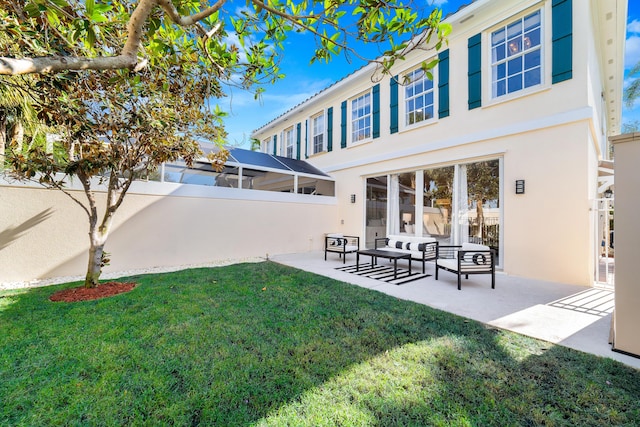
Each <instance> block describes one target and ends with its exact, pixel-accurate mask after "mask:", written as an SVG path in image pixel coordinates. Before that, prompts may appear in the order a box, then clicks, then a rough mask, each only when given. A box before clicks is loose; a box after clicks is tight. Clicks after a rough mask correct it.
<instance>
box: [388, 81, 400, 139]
mask: <svg viewBox="0 0 640 427" xmlns="http://www.w3.org/2000/svg"><path fill="white" fill-rule="evenodd" d="M398 78H399V77H398V76H397V75H396V76H393V77H391V80H389V90H390V91H391V93H390V99H391V101H390V102H389V110H390V112H391V124H390V126H389V131H390V132H391V133H397V132H398Z"/></svg>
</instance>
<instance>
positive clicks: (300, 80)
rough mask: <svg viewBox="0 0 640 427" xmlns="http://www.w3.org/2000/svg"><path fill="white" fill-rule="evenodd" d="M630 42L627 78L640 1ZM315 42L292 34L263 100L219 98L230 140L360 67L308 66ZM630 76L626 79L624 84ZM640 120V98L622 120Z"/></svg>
mask: <svg viewBox="0 0 640 427" xmlns="http://www.w3.org/2000/svg"><path fill="white" fill-rule="evenodd" d="M429 3H433V4H434V5H435V6H438V7H440V8H442V9H443V15H445V16H446V15H447V14H448V13H449V12H454V11H456V10H457V9H458V8H459V7H460V5H461V4H467V3H470V0H432V1H429ZM628 4H629V14H628V15H629V16H628V19H627V43H626V52H625V77H627V71H628V69H629V68H631V67H632V66H633V65H634V64H636V63H638V62H639V61H640V1H638V0H628ZM313 48H314V43H313V40H312V38H311V36H309V35H299V34H296V35H293V36H292V37H290V38H289V39H288V40H287V42H286V47H285V51H284V52H282V55H281V58H280V66H281V71H282V72H283V73H284V74H285V75H286V77H285V78H284V79H283V80H281V81H279V82H277V83H275V84H273V85H267V86H265V89H266V92H265V93H264V94H263V96H262V101H256V100H254V98H253V95H252V94H251V93H249V92H246V91H243V90H240V89H229V91H228V94H229V97H228V98H224V99H222V100H220V102H219V104H220V106H221V108H222V109H224V110H225V111H227V112H228V113H229V116H228V117H227V118H226V120H225V125H226V128H227V132H228V133H229V137H228V141H229V143H230V144H232V145H241V146H242V147H244V148H248V147H249V137H250V134H251V132H252V131H253V130H255V129H257V128H259V127H261V126H262V125H264V124H266V123H267V122H269V121H270V120H272V119H274V118H275V117H277V116H279V115H280V114H282V113H284V112H286V111H288V110H289V109H291V108H292V107H294V106H296V105H297V104H299V103H300V102H302V101H304V100H306V99H307V98H309V97H310V96H312V95H314V94H315V93H317V92H318V91H320V90H322V89H324V88H326V87H328V86H330V85H331V84H333V83H334V82H336V81H338V80H340V79H342V78H343V77H345V76H347V75H348V74H350V73H352V72H353V71H355V70H357V69H358V68H360V67H361V66H362V65H364V63H363V62H362V61H357V60H355V59H354V60H353V61H348V60H347V59H345V58H344V57H343V56H340V57H335V58H334V59H333V60H332V61H331V62H330V63H328V64H324V63H315V64H313V65H309V60H310V58H311V55H312V53H313ZM368 49H369V52H368V54H367V56H368V57H371V58H375V57H377V56H378V55H377V50H376V48H375V47H373V46H372V47H370V48H368ZM626 84H628V79H627V80H625V85H626ZM634 120H640V100H638V101H637V102H636V103H635V105H634V108H632V109H627V108H626V107H625V108H624V109H623V120H622V121H623V123H624V122H629V121H634Z"/></svg>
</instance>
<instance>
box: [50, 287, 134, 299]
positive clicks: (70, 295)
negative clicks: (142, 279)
mask: <svg viewBox="0 0 640 427" xmlns="http://www.w3.org/2000/svg"><path fill="white" fill-rule="evenodd" d="M135 287H136V284H135V283H133V282H124V283H123V282H107V283H100V284H99V285H98V286H96V287H95V288H85V287H84V285H82V286H79V287H77V288H69V289H63V290H61V291H58V292H55V293H54V294H53V295H51V296H50V297H49V300H51V301H54V302H58V301H64V302H76V301H90V300H94V299H100V298H106V297H110V296H113V295H118V294H122V293H124V292H129V291H130V290H132V289H133V288H135Z"/></svg>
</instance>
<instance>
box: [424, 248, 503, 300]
mask: <svg viewBox="0 0 640 427" xmlns="http://www.w3.org/2000/svg"><path fill="white" fill-rule="evenodd" d="M437 250H438V255H437V256H436V280H438V270H440V269H442V270H446V271H449V272H451V273H453V274H456V275H457V276H458V290H460V289H462V283H461V277H462V276H465V278H466V279H468V278H469V275H470V274H490V275H491V289H495V287H496V263H495V261H496V252H495V250H493V249H490V248H489V247H488V246H484V245H479V244H476V243H463V244H462V245H461V246H442V245H438V248H437Z"/></svg>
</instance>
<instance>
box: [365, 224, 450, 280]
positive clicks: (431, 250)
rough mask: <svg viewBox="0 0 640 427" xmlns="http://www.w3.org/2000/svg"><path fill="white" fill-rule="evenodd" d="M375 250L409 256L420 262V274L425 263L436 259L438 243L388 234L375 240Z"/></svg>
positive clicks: (428, 238)
mask: <svg viewBox="0 0 640 427" xmlns="http://www.w3.org/2000/svg"><path fill="white" fill-rule="evenodd" d="M374 244H375V249H381V250H385V251H393V252H402V253H408V254H411V259H414V260H416V261H420V262H422V274H424V272H425V263H426V262H427V261H431V260H434V259H436V256H437V254H438V242H437V241H436V239H435V238H433V237H430V236H427V237H416V236H409V235H404V234H398V235H395V234H390V235H389V236H387V237H381V238H378V239H375V243H374Z"/></svg>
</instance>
